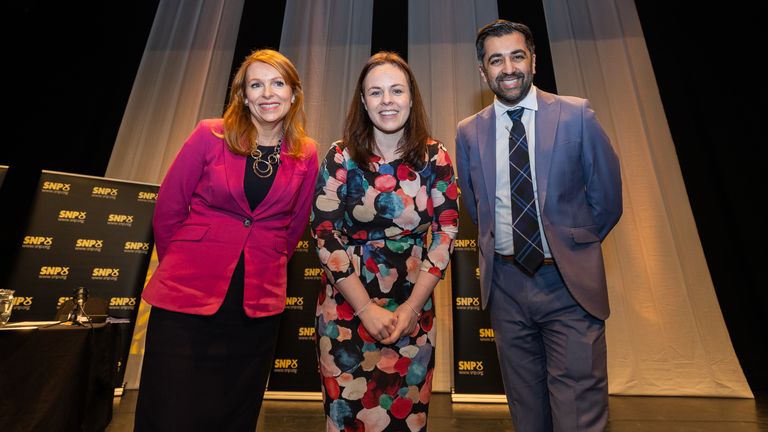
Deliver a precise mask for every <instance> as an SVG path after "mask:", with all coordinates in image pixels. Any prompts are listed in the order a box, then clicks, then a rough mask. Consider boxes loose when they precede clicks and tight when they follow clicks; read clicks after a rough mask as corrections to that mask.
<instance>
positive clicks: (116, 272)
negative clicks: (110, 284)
mask: <svg viewBox="0 0 768 432" xmlns="http://www.w3.org/2000/svg"><path fill="white" fill-rule="evenodd" d="M118 277H120V269H119V268H115V267H94V268H93V270H92V271H91V279H93V280H110V281H116V280H117V278H118Z"/></svg>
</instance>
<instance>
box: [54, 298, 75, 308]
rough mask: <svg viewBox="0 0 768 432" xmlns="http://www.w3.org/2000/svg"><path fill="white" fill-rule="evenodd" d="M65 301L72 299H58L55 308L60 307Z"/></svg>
mask: <svg viewBox="0 0 768 432" xmlns="http://www.w3.org/2000/svg"><path fill="white" fill-rule="evenodd" d="M67 300H72V297H59V300H58V301H57V302H56V306H61V305H62V304H64V302H66V301H67Z"/></svg>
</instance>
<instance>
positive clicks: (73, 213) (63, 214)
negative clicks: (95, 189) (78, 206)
mask: <svg viewBox="0 0 768 432" xmlns="http://www.w3.org/2000/svg"><path fill="white" fill-rule="evenodd" d="M87 213H88V212H84V211H77V210H59V218H61V219H85V217H86V214H87Z"/></svg>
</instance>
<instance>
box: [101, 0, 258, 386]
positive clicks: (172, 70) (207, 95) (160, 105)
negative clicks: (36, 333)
mask: <svg viewBox="0 0 768 432" xmlns="http://www.w3.org/2000/svg"><path fill="white" fill-rule="evenodd" d="M242 10H243V0H161V1H160V4H159V5H158V9H157V13H156V15H155V21H154V23H153V24H152V30H151V31H150V34H149V39H148V40H147V46H146V48H145V50H144V56H143V57H142V59H141V64H140V65H139V70H138V72H137V74H136V80H135V82H134V84H133V90H132V91H131V96H130V98H129V99H128V105H127V107H126V110H125V114H123V121H122V123H121V125H120V130H119V131H118V134H117V139H116V141H115V146H114V148H113V150H112V157H111V158H110V160H109V166H108V167H107V172H106V176H107V177H111V178H119V179H126V180H135V181H141V182H147V183H160V182H161V181H162V179H163V176H164V175H165V172H166V170H167V169H168V167H169V166H170V164H171V162H173V159H174V157H175V156H176V153H177V152H178V151H179V149H180V148H181V146H182V144H183V143H184V140H185V139H186V138H187V136H188V135H189V133H190V132H191V131H192V129H193V128H194V127H195V124H196V123H197V122H198V120H200V119H203V118H207V117H221V115H222V109H223V105H224V100H225V99H226V94H227V85H228V84H229V72H230V66H231V64H232V57H233V55H234V48H235V43H236V41H237V32H238V29H239V25H240V16H241V15H242ZM156 267H157V256H156V255H154V254H153V256H152V262H151V264H150V268H149V273H148V274H147V278H149V276H150V275H151V274H152V271H154V269H155V268H156ZM149 309H150V308H149V306H148V305H147V304H146V303H144V302H143V301H142V302H141V304H140V306H139V312H138V316H137V318H136V328H135V330H134V336H133V341H132V343H131V349H130V354H129V358H128V364H127V365H126V370H125V382H126V387H127V388H130V389H135V388H138V384H139V377H140V374H141V364H142V359H143V354H144V336H145V333H146V328H147V320H148V319H149Z"/></svg>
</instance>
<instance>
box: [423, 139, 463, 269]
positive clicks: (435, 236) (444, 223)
mask: <svg viewBox="0 0 768 432" xmlns="http://www.w3.org/2000/svg"><path fill="white" fill-rule="evenodd" d="M430 163H431V164H432V169H433V175H434V181H433V182H432V187H431V189H430V198H431V200H432V206H433V215H432V227H431V229H432V243H431V244H430V245H429V250H428V251H427V256H426V258H425V259H424V260H423V261H422V262H421V271H426V272H429V273H432V274H433V275H435V276H437V277H439V278H440V279H443V278H444V277H445V270H446V268H448V264H449V262H450V260H451V253H452V252H453V241H454V240H456V235H457V234H458V232H459V211H458V204H457V198H458V185H457V184H456V175H455V174H454V171H453V164H452V163H451V157H450V156H449V155H448V151H447V150H446V149H445V147H443V145H442V144H437V152H436V153H435V155H434V156H432V158H431V159H430Z"/></svg>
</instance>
